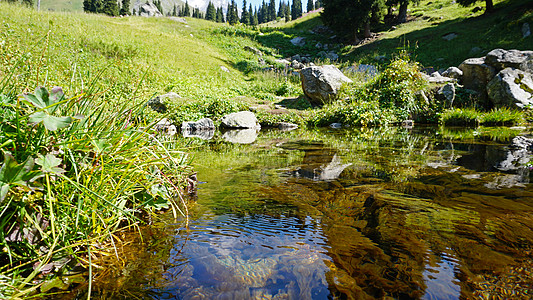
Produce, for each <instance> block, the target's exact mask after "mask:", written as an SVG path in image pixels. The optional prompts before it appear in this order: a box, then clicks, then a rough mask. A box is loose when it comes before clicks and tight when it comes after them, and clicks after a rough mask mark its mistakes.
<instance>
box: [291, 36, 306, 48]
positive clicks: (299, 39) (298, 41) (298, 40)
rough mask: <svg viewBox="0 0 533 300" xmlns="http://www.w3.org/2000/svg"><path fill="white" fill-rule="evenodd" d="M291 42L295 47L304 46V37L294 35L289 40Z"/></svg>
mask: <svg viewBox="0 0 533 300" xmlns="http://www.w3.org/2000/svg"><path fill="white" fill-rule="evenodd" d="M291 44H293V45H294V46H297V47H303V46H305V38H304V37H301V36H298V37H295V38H293V39H292V40H291Z"/></svg>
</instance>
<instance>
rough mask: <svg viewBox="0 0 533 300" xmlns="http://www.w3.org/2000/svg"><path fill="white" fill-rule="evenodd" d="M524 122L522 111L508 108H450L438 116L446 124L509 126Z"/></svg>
mask: <svg viewBox="0 0 533 300" xmlns="http://www.w3.org/2000/svg"><path fill="white" fill-rule="evenodd" d="M523 122H524V112H523V111H518V110H512V109H508V108H498V109H493V110H491V111H489V112H481V111H478V110H476V109H474V108H464V109H458V108H455V109H450V110H446V111H444V112H443V113H442V114H441V116H440V123H441V124H443V125H446V126H478V125H484V126H509V125H515V124H521V123H523Z"/></svg>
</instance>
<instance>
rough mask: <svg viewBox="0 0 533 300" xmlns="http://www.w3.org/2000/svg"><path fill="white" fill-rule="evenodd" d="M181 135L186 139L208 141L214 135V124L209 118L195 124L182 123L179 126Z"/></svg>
mask: <svg viewBox="0 0 533 300" xmlns="http://www.w3.org/2000/svg"><path fill="white" fill-rule="evenodd" d="M181 133H182V135H183V137H186V138H200V139H202V140H210V139H212V138H213V136H214V135H215V124H214V123H213V120H211V119H209V118H204V119H201V120H198V121H197V122H183V123H182V124H181Z"/></svg>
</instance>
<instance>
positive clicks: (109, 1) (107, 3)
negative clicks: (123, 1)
mask: <svg viewBox="0 0 533 300" xmlns="http://www.w3.org/2000/svg"><path fill="white" fill-rule="evenodd" d="M100 12H101V13H104V14H106V15H108V16H118V13H119V9H118V4H117V1H116V0H104V7H103V8H102V11H100Z"/></svg>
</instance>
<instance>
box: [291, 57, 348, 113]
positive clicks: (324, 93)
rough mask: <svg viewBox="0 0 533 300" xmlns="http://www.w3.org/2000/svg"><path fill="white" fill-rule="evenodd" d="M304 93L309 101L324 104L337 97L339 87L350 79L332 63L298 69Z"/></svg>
mask: <svg viewBox="0 0 533 300" xmlns="http://www.w3.org/2000/svg"><path fill="white" fill-rule="evenodd" d="M300 79H301V82H302V89H303V92H304V94H305V95H306V96H307V97H308V98H309V100H310V102H312V103H315V104H324V103H326V102H330V101H332V100H334V99H336V98H337V96H338V92H339V89H340V88H341V87H342V85H343V84H345V83H352V80H351V79H350V78H348V77H346V76H344V74H342V72H341V71H340V70H339V69H337V67H335V66H333V65H325V66H312V67H307V68H304V69H302V71H300Z"/></svg>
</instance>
